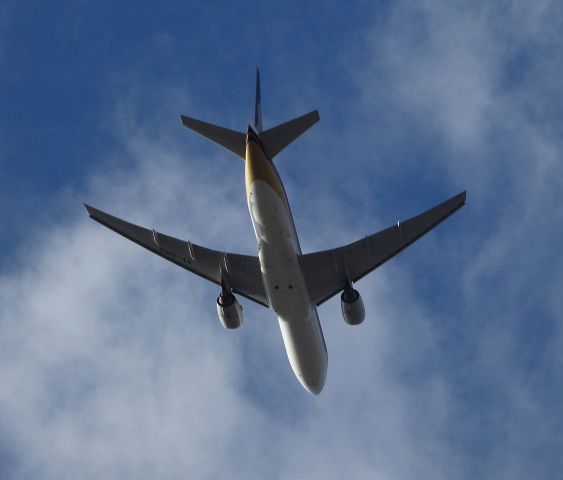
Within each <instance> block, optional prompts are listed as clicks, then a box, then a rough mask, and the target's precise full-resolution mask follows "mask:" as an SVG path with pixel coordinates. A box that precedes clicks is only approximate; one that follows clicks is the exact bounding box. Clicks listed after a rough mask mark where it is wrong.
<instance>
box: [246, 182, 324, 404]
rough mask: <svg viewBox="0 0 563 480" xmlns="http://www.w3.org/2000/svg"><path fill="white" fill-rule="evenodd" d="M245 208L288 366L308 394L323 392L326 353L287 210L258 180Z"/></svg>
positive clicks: (275, 193)
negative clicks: (257, 245)
mask: <svg viewBox="0 0 563 480" xmlns="http://www.w3.org/2000/svg"><path fill="white" fill-rule="evenodd" d="M248 207H249V210H250V215H251V217H252V223H253V225H254V230H255V232H256V237H257V240H258V244H259V259H260V267H261V270H262V277H263V280H264V287H265V289H266V292H267V295H268V298H269V301H270V306H271V307H272V309H273V310H274V311H275V313H276V315H277V317H278V321H279V325H280V330H281V333H282V338H283V341H284V345H285V349H286V352H287V356H288V359H289V363H290V364H291V367H292V369H293V371H294V373H295V375H296V376H297V378H298V379H299V381H300V382H301V384H302V385H303V386H304V387H305V389H306V390H308V391H309V392H311V393H314V394H318V393H320V391H321V390H322V388H323V386H324V382H325V378H326V371H327V365H328V357H327V351H326V346H325V342H324V338H323V334H322V330H321V326H320V323H319V319H318V315H317V310H316V308H315V306H314V305H312V304H311V301H310V299H309V293H308V291H307V285H306V283H305V278H304V276H303V273H302V271H301V267H300V265H299V262H298V258H297V256H298V254H299V253H300V251H299V244H298V242H297V236H296V234H295V229H294V226H293V221H292V219H291V216H290V213H289V210H288V208H287V207H286V205H285V203H284V201H283V200H282V199H281V198H280V196H279V194H278V193H277V192H275V191H274V190H273V189H272V188H271V187H270V186H269V185H267V184H266V183H265V182H262V181H260V180H257V181H255V182H253V183H252V185H251V187H250V189H249V192H248Z"/></svg>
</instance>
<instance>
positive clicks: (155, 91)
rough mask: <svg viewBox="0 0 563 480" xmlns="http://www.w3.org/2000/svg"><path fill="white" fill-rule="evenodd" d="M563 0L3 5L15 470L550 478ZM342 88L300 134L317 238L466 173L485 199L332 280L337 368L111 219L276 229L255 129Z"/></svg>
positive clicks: (7, 325)
mask: <svg viewBox="0 0 563 480" xmlns="http://www.w3.org/2000/svg"><path fill="white" fill-rule="evenodd" d="M561 31H563V8H562V7H561V5H560V4H559V2H555V1H547V0H546V1H538V2H533V4H532V3H531V2H524V1H513V2H503V1H496V2H471V4H468V3H467V2H439V1H431V0H427V1H422V2H417V3H416V4H412V3H411V2H403V1H398V2H362V1H356V2H347V3H346V4H343V3H342V2H307V3H297V2H295V3H293V2H288V3H282V2H256V3H252V2H241V3H240V4H234V3H232V2H213V3H211V2H210V3H209V4H205V3H202V2H161V4H158V5H157V4H154V3H150V2H142V1H141V2H135V3H129V2H120V3H119V4H115V5H111V6H110V5H106V6H100V4H99V3H94V2H88V1H76V2H49V4H46V3H44V2H33V1H27V2H16V1H10V0H8V1H5V2H3V3H2V5H1V6H0V67H1V70H2V76H1V77H0V111H1V112H2V114H1V115H0V162H1V163H0V164H1V166H2V168H1V173H0V187H1V188H0V215H1V217H2V222H3V228H2V229H0V247H1V250H0V305H1V307H0V419H1V421H0V477H1V478H10V479H12V478H14V479H35V478H42V479H44V478H47V479H49V478H100V477H104V478H123V477H127V478H186V477H187V478H217V477H227V478H255V477H258V478H263V477H266V476H267V477H270V478H280V479H285V478H323V479H326V478H342V477H343V476H347V477H350V478H381V479H386V478H393V479H407V478H444V479H445V478H447V479H468V478H476V477H477V478H511V479H512V478H530V477H532V478H554V477H557V475H558V474H559V472H560V471H561V470H562V468H563V460H562V459H561V455H560V452H561V451H562V450H563V434H562V433H561V432H562V431H563V403H562V402H561V394H562V392H563V389H562V382H563V380H562V379H563V354H562V352H563V318H562V315H561V311H562V310H563V301H562V300H561V298H562V296H561V291H562V290H563V273H562V272H563V263H562V261H561V256H560V245H561V244H562V242H563V228H561V225H562V224H563V208H562V207H561V198H562V196H563V187H562V182H561V179H562V178H563V167H562V163H561V162H562V159H561V157H562V155H561V153H562V141H561V134H560V133H561V125H562V124H563V123H562V121H563V102H562V101H561V98H563V86H562V84H561V81H560V79H561V78H563V58H562V57H561V54H560V52H561V51H562V48H563V36H562V35H561ZM257 66H259V67H260V69H261V73H262V87H263V90H262V99H263V113H264V123H265V125H266V126H272V125H274V124H276V123H279V122H282V121H285V120H288V119H290V118H292V117H294V116H297V115H300V114H302V113H305V112H307V111H309V110H312V109H314V108H318V109H319V111H320V114H321V122H320V123H319V124H318V125H316V126H315V127H314V128H313V129H312V130H311V131H310V132H307V134H306V135H305V136H304V137H303V138H301V139H300V140H299V141H298V142H296V143H295V144H294V145H292V146H291V147H290V148H288V149H287V150H286V151H284V152H283V153H282V154H281V155H280V156H279V157H278V159H277V163H278V166H279V169H280V173H281V175H282V178H283V179H284V181H285V184H286V188H287V191H288V196H289V200H290V203H291V206H292V210H293V212H294V215H295V222H296V225H297V229H298V232H299V234H300V240H301V244H302V247H303V249H304V250H305V251H313V250H317V249H324V248H330V247H333V246H337V245H340V244H343V243H346V242H349V241H352V240H354V239H356V238H358V237H360V236H362V235H365V234H366V233H371V232H373V231H376V230H378V229H379V228H383V227H385V226H388V225H389V224H392V223H394V222H396V220H397V219H399V218H401V219H404V218H408V217H409V216H412V215H415V214H417V213H419V212H420V211H422V210H425V209H426V208H429V207H431V206H433V205H434V204H436V203H438V202H440V201H442V200H443V199H445V198H447V197H449V196H451V195H453V194H455V193H457V192H459V191H461V190H464V189H467V190H468V204H467V206H466V207H465V208H464V209H463V210H462V211H460V212H459V213H458V214H456V215H455V216H454V217H452V218H451V219H449V220H448V221H447V222H446V223H445V224H443V225H441V226H440V227H439V228H438V229H436V231H434V232H432V233H431V234H430V235H428V236H426V237H425V238H424V239H422V240H421V241H420V242H418V243H417V244H416V245H415V246H413V247H412V248H410V249H409V250H407V251H406V252H404V253H402V254H401V255H400V256H399V257H397V258H395V259H393V261H392V262H390V263H388V264H386V265H385V266H384V267H382V268H381V269H379V270H378V271H376V272H375V273H374V274H372V275H371V276H370V277H368V278H366V279H364V280H362V281H361V282H359V283H358V288H359V290H360V292H361V293H362V295H363V297H364V301H365V303H366V311H367V318H366V321H365V323H364V324H363V325H361V326H359V327H356V328H352V327H348V326H347V325H345V324H344V322H343V320H342V318H341V316H340V307H339V305H338V300H337V299H335V300H332V301H330V302H327V304H326V305H323V306H322V307H321V308H320V309H319V314H320V317H321V322H322V325H323V329H324V332H325V338H326V341H327V347H328V351H329V371H328V377H327V383H326V387H325V390H324V391H323V393H322V394H321V395H320V396H319V397H315V398H313V397H311V396H309V395H308V394H307V393H306V392H305V391H304V390H303V389H302V387H301V386H300V385H299V383H298V382H297V380H296V379H295V378H294V377H293V374H292V372H291V369H290V367H289V364H288V362H287V358H286V355H285V352H284V350H283V345H282V341H281V336H280V334H279V328H278V325H277V323H276V321H275V318H274V316H273V314H272V312H271V311H268V310H265V309H263V308H261V307H259V306H254V305H251V304H249V302H244V308H245V324H244V326H243V327H242V328H241V329H239V330H238V331H235V332H228V331H225V330H223V329H222V328H221V327H220V325H219V322H218V319H217V318H216V313H215V305H214V302H215V297H216V296H217V293H218V292H217V291H216V287H215V286H213V285H208V284H207V283H205V282H204V281H202V280H201V279H199V278H195V277H192V276H190V275H189V274H187V273H186V272H184V271H182V270H181V269H178V268H177V267H175V266H173V265H170V264H167V263H166V262H163V261H162V260H161V259H159V258H157V257H154V256H151V255H150V254H148V253H147V252H146V251H144V250H142V249H140V248H138V247H136V246H135V245H132V244H130V243H129V242H127V241H125V240H124V239H122V238H120V237H118V236H117V235H114V234H112V233H111V232H109V231H107V230H105V229H103V228H102V227H100V226H99V225H97V224H95V223H94V222H92V221H91V220H89V219H88V218H87V216H86V213H85V211H84V209H83V207H82V202H83V201H87V202H88V203H91V204H92V205H95V206H97V207H99V208H102V209H104V210H107V211H109V212H112V213H114V214H116V215H118V216H121V217H123V218H126V219H128V220H130V221H133V222H136V223H140V224H143V225H146V226H148V227H156V228H158V229H159V230H161V231H164V232H167V233H169V234H172V235H174V236H178V237H181V238H186V239H191V240H193V241H195V242H197V243H200V244H205V245H208V246H210V247H212V248H218V249H226V250H229V251H238V252H242V253H252V252H253V251H254V249H255V239H254V236H253V232H252V226H251V223H250V219H249V217H248V212H247V209H246V204H245V197H244V186H243V168H242V165H241V163H240V161H239V160H237V159H236V158H235V157H234V156H230V155H229V154H228V153H227V152H224V151H223V150H221V149H219V148H218V147H215V146H214V145H211V144H208V143H206V142H204V141H203V140H201V139H200V138H198V137H196V136H195V135H192V134H191V133H190V132H188V131H186V129H185V128H183V127H182V125H181V123H180V119H179V115H180V114H181V113H185V114H188V115H192V116H195V117H198V118H202V119H204V120H207V121H211V122H215V123H220V124H223V125H225V126H227V127H230V128H235V129H244V128H245V124H246V122H248V121H249V120H250V119H251V117H252V102H253V94H254V92H253V88H254V85H253V82H254V74H255V73H254V70H255V68H256V67H257Z"/></svg>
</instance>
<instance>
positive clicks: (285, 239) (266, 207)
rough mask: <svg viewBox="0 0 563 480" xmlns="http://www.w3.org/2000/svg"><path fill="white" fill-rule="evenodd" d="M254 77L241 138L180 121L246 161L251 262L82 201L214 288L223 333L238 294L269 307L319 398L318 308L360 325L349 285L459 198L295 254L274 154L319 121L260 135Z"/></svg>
mask: <svg viewBox="0 0 563 480" xmlns="http://www.w3.org/2000/svg"><path fill="white" fill-rule="evenodd" d="M261 111H262V109H261V97H260V78H259V76H258V73H257V78H256V105H255V119H254V124H253V125H252V124H251V125H249V126H248V130H247V132H246V133H243V132H237V131H234V130H229V129H226V128H223V127H218V126H216V125H213V124H210V123H206V122H203V121H201V120H196V119H194V118H190V117H186V116H183V115H182V117H181V118H182V123H183V124H184V125H185V126H186V127H188V128H190V129H192V130H194V131H195V132H197V133H199V134H200V135H202V136H204V137H206V138H208V139H210V140H212V141H214V142H215V143H217V144H219V145H221V146H222V147H224V148H226V149H227V150H229V151H230V152H232V153H234V154H235V155H237V156H238V157H240V158H241V159H242V160H244V168H245V186H246V194H247V202H248V209H249V212H250V216H251V218H252V224H253V226H254V231H255V234H256V240H257V242H258V255H257V256H252V255H240V254H236V253H228V252H221V251H216V250H211V249H209V248H206V247H203V246H200V245H197V244H195V243H192V242H190V241H184V240H180V239H177V238H174V237H171V236H169V235H166V234H164V233H161V232H158V231H156V230H155V229H147V228H144V227H141V226H138V225H135V224H132V223H129V222H126V221H124V220H121V219H120V218H117V217H114V216H112V215H109V214H107V213H105V212H103V211H101V210H98V209H96V208H93V207H91V206H89V205H86V204H85V207H86V209H87V211H88V214H89V215H90V217H91V218H93V219H94V220H96V221H97V222H99V223H100V224H102V225H104V226H106V227H108V228H109V229H111V230H113V231H115V232H117V233H119V234H120V235H122V236H124V237H125V238H128V239H129V240H131V241H133V242H135V243H137V244H138V245H140V246H142V247H143V248H146V249H147V250H149V251H151V252H153V253H155V254H157V255H159V256H161V257H162V258H164V259H166V260H168V261H170V262H172V263H174V264H176V265H178V266H180V267H182V268H184V269H186V270H188V271H190V272H192V273H194V274H196V275H199V276H200V277H202V278H205V279H206V280H209V281H210V282H213V283H215V284H216V285H218V286H219V287H220V289H221V290H220V293H219V296H218V297H217V302H216V303H217V313H218V316H219V320H220V322H221V324H222V325H223V326H224V327H225V328H228V329H236V328H238V327H240V326H241V325H242V321H243V314H242V307H241V305H240V304H239V302H238V300H237V298H236V295H240V296H242V297H245V298H246V299H248V300H252V301H253V302H256V303H258V304H260V305H262V306H264V307H271V308H272V309H273V311H274V312H275V314H276V317H277V319H278V322H279V325H280V330H281V333H282V338H283V342H284V345H285V349H286V352H287V356H288V359H289V363H290V365H291V368H292V369H293V371H294V373H295V375H296V376H297V378H298V379H299V382H300V383H301V384H302V385H303V387H304V388H305V389H306V390H307V391H309V392H310V393H313V394H319V393H320V392H321V390H322V389H323V387H324V384H325V379H326V373H327V365H328V356H327V350H326V345H325V340H324V337H323V333H322V329H321V325H320V322H319V317H318V314H317V307H318V306H319V305H321V304H322V303H324V302H325V301H327V300H328V299H330V298H332V297H333V296H334V295H337V294H340V305H341V310H342V316H343V318H344V321H345V322H346V323H347V324H349V325H359V324H361V323H362V322H363V321H364V318H365V310H364V304H363V301H362V298H361V296H360V294H359V293H358V291H357V290H355V289H354V288H353V284H354V282H357V281H358V280H360V279H361V278H363V277H364V276H366V275H367V274H369V273H370V272H372V271H373V270H375V269H376V268H378V267H379V266H381V265H382V264H384V263H385V262H387V261H388V260H390V259H391V258H393V257H394V256H395V255H397V254H398V253H400V252H401V251H403V250H404V249H405V248H407V247H408V246H410V245H411V244H412V243H414V242H415V241H416V240H418V239H419V238H421V237H422V236H423V235H425V234H426V233H428V232H429V231H430V230H432V229H433V228H434V227H436V226H437V225H438V224H440V223H441V222H443V221H444V220H445V219H446V218H448V217H449V216H450V215H452V214H453V213H455V212H456V211H457V210H459V209H460V208H461V207H463V205H465V199H466V192H461V193H459V194H457V195H454V196H453V197H451V198H449V199H448V200H446V201H444V202H442V203H440V204H438V205H436V206H435V207H433V208H431V209H429V210H427V211H425V212H423V213H421V214H420V215H417V216H415V217H412V218H410V219H408V220H406V221H404V222H397V224H395V225H391V226H390V227H388V228H386V229H383V230H381V231H379V232H376V233H373V234H371V235H366V236H364V237H363V238H361V239H360V240H357V241H356V242H352V243H350V244H348V245H344V246H341V247H338V248H330V249H327V250H324V251H320V252H313V253H307V254H302V252H301V248H300V246H299V241H298V237H297V232H296V231H295V225H294V222H293V217H292V214H291V210H290V208H289V203H288V200H287V195H286V193H285V189H284V187H283V183H282V181H281V179H280V176H279V174H278V172H277V169H276V167H275V164H274V161H273V159H274V157H275V156H276V155H277V154H278V153H279V152H281V151H282V150H283V149H284V148H285V147H286V146H287V145H289V144H290V143H292V142H293V141H294V140H295V139H296V138H298V137H299V136H300V135H301V134H302V133H304V132H305V131H306V130H308V129H309V128H310V127H311V126H312V125H314V124H315V123H316V122H317V121H318V120H319V114H318V112H317V111H313V112H310V113H308V114H306V115H303V116H301V117H298V118H295V119H294V120H290V121H289V122H286V123H283V124H281V125H278V126H276V127H273V128H270V129H268V130H262V118H261Z"/></svg>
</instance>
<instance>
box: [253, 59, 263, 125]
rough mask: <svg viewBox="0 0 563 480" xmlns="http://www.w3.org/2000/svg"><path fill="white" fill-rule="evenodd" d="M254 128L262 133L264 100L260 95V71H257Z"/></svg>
mask: <svg viewBox="0 0 563 480" xmlns="http://www.w3.org/2000/svg"><path fill="white" fill-rule="evenodd" d="M254 126H255V127H256V130H257V131H258V132H259V133H260V132H261V131H262V98H261V95H260V71H259V70H258V69H256V103H255V105H254Z"/></svg>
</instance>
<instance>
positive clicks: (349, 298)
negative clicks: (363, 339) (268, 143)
mask: <svg viewBox="0 0 563 480" xmlns="http://www.w3.org/2000/svg"><path fill="white" fill-rule="evenodd" d="M340 306H341V308H342V316H343V317H344V321H345V322H346V323H347V324H348V325H359V324H360V323H362V322H363V321H364V318H365V316H366V311H365V309H364V301H363V300H362V297H361V296H360V293H359V292H358V291H357V290H354V289H353V288H352V285H351V283H350V282H349V281H348V282H346V288H345V289H344V291H343V292H342V295H341V296H340Z"/></svg>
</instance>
